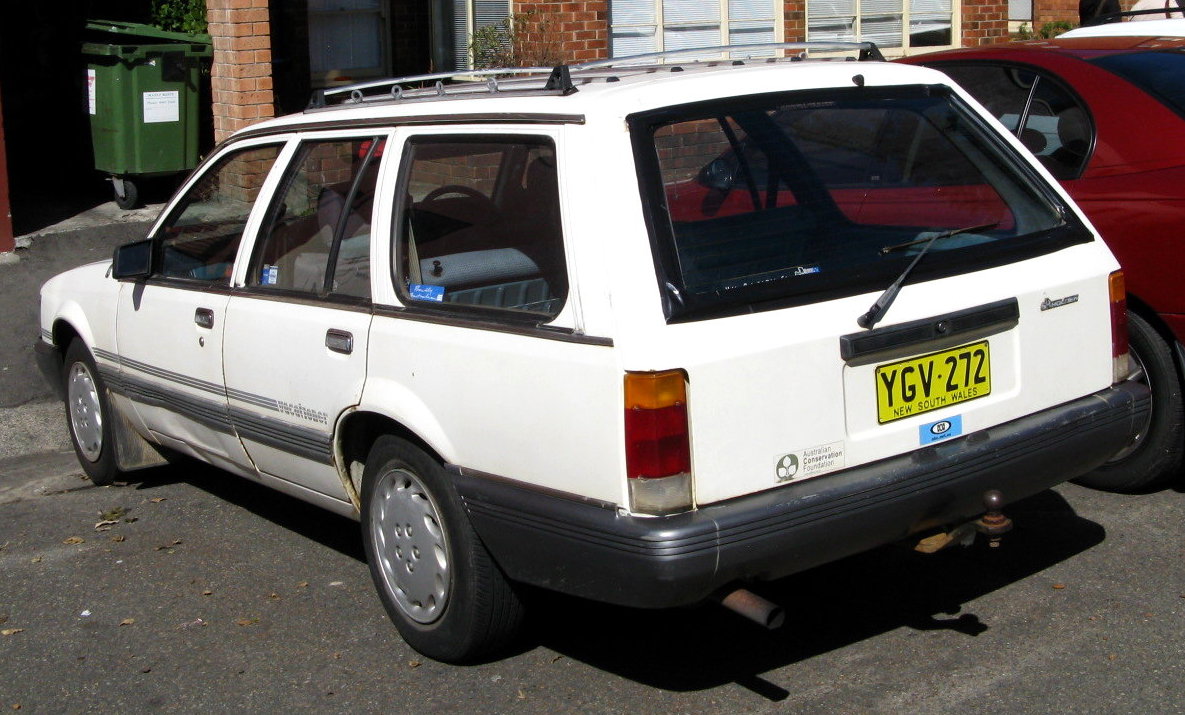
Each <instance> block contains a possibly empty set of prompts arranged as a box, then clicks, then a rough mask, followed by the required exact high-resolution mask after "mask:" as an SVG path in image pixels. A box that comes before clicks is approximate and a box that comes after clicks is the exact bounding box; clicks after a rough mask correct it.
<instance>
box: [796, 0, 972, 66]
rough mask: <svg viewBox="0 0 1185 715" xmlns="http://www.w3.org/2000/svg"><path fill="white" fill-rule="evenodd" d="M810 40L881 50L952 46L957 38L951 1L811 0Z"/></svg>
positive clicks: (808, 18) (808, 7)
mask: <svg viewBox="0 0 1185 715" xmlns="http://www.w3.org/2000/svg"><path fill="white" fill-rule="evenodd" d="M806 17H807V19H806V27H807V30H806V32H807V39H808V40H820V41H842V42H852V41H855V40H865V41H871V42H875V43H876V44H877V46H878V47H880V48H881V49H888V50H898V51H897V52H892V53H891V54H902V53H908V52H909V50H910V49H912V48H922V47H925V48H935V47H949V46H951V45H953V44H955V40H956V37H957V34H956V28H955V21H956V19H957V18H956V15H955V12H954V4H953V2H952V0H808V1H807V7H806Z"/></svg>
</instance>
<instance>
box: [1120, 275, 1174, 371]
mask: <svg viewBox="0 0 1185 715" xmlns="http://www.w3.org/2000/svg"><path fill="white" fill-rule="evenodd" d="M1127 309H1128V310H1129V311H1131V312H1133V313H1135V314H1136V315H1139V316H1140V317H1141V318H1143V319H1144V320H1145V321H1146V322H1147V323H1148V324H1149V325H1151V326H1152V329H1153V330H1155V331H1156V334H1157V335H1159V336H1160V339H1161V340H1162V341H1164V344H1165V345H1167V346H1168V348H1169V352H1170V353H1172V355H1173V364H1174V365H1175V366H1176V369H1177V380H1179V381H1180V382H1181V384H1183V385H1185V346H1182V345H1181V343H1180V342H1179V341H1178V340H1177V336H1176V335H1175V334H1174V333H1173V331H1172V328H1170V327H1169V326H1168V324H1167V323H1165V322H1164V319H1162V318H1161V317H1160V313H1158V312H1157V311H1156V310H1155V309H1154V308H1153V307H1152V306H1150V305H1149V304H1147V303H1145V302H1144V301H1143V300H1141V299H1140V297H1139V296H1138V295H1134V294H1132V293H1128V294H1127Z"/></svg>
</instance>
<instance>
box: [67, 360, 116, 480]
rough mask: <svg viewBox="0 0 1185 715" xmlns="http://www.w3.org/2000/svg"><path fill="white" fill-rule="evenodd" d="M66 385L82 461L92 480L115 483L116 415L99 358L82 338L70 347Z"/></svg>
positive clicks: (69, 422) (74, 437)
mask: <svg viewBox="0 0 1185 715" xmlns="http://www.w3.org/2000/svg"><path fill="white" fill-rule="evenodd" d="M62 388H63V389H62V392H63V394H64V395H65V396H66V429H67V430H68V431H69V432H70V442H71V444H73V445H74V454H75V455H76V456H77V457H78V463H79V464H81V465H82V469H83V471H84V472H86V475H87V476H88V477H90V480H91V482H92V483H94V484H96V485H98V486H105V485H107V484H110V483H112V482H114V481H115V480H116V478H117V477H119V475H120V471H119V467H118V466H117V464H116V460H115V442H114V440H113V438H112V429H111V421H112V419H114V414H113V412H112V410H111V404H110V402H109V401H108V399H107V387H106V385H104V384H103V378H102V377H101V376H100V375H99V371H98V369H96V367H95V359H94V358H93V357H92V356H91V354H90V351H89V350H87V348H86V345H84V344H83V342H82V341H81V340H74V341H73V342H71V343H70V345H69V347H67V348H66V360H65V364H64V366H63V368H62Z"/></svg>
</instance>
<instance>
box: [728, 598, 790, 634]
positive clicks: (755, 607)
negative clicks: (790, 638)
mask: <svg viewBox="0 0 1185 715" xmlns="http://www.w3.org/2000/svg"><path fill="white" fill-rule="evenodd" d="M720 605H721V606H724V607H725V608H727V609H728V610H730V611H732V612H733V613H736V614H738V615H741V616H744V617H745V618H748V619H749V620H750V621H753V622H754V623H756V624H757V625H759V626H762V627H763V628H768V629H769V630H771V631H772V630H774V629H775V628H781V627H782V624H783V623H785V621H786V613H785V611H783V610H782V607H781V606H779V605H778V604H776V603H772V602H770V601H767V600H766V599H764V598H762V597H761V596H758V595H757V594H755V593H753V592H752V591H750V590H748V589H744V588H738V589H737V590H735V591H733V592H731V593H729V594H726V595H725V596H723V597H721V598H720Z"/></svg>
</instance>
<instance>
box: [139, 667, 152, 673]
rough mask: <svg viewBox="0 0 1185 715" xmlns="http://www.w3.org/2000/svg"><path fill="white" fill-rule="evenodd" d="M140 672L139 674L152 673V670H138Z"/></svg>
mask: <svg viewBox="0 0 1185 715" xmlns="http://www.w3.org/2000/svg"><path fill="white" fill-rule="evenodd" d="M140 672H141V673H151V672H152V668H141V669H140Z"/></svg>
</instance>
